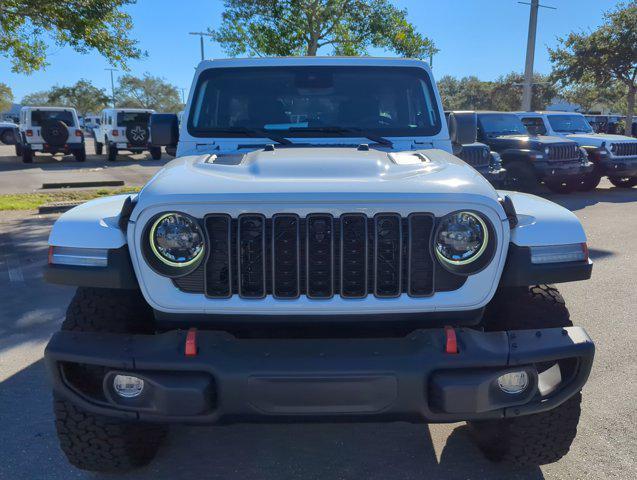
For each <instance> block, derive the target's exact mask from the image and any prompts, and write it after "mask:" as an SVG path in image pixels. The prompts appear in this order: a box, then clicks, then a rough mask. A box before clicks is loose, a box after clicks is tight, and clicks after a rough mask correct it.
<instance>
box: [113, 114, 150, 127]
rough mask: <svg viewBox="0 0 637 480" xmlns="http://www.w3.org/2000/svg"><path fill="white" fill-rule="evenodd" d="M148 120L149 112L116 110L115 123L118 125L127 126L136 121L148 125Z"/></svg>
mask: <svg viewBox="0 0 637 480" xmlns="http://www.w3.org/2000/svg"><path fill="white" fill-rule="evenodd" d="M149 120H150V113H149V112H117V125H119V126H120V127H128V126H129V125H134V124H137V123H141V124H143V125H148V121H149Z"/></svg>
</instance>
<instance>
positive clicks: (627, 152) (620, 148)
mask: <svg viewBox="0 0 637 480" xmlns="http://www.w3.org/2000/svg"><path fill="white" fill-rule="evenodd" d="M610 151H611V152H613V155H614V156H616V157H632V156H635V155H637V142H627V143H611V145H610Z"/></svg>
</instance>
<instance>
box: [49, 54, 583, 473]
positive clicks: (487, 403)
mask: <svg viewBox="0 0 637 480" xmlns="http://www.w3.org/2000/svg"><path fill="white" fill-rule="evenodd" d="M186 112H187V113H186V115H185V117H184V121H183V123H182V125H181V132H180V139H179V142H178V158H177V159H175V160H173V161H172V162H170V163H169V164H168V165H166V167H165V168H164V169H162V170H161V171H160V172H159V173H157V174H156V175H155V176H154V177H153V179H152V180H151V181H150V182H149V183H148V184H147V185H146V186H145V187H144V188H143V189H142V191H141V192H140V193H139V194H137V195H121V196H115V197H110V198H102V199H99V200H94V201H91V202H88V203H85V204H83V205H81V206H79V207H76V208H75V209H73V210H70V211H69V212H67V213H65V214H64V215H63V216H62V217H61V218H60V219H59V220H58V221H57V222H56V223H55V225H54V226H53V230H52V232H51V236H50V238H49V244H50V251H49V259H50V260H49V265H48V267H47V269H46V278H47V279H48V281H50V282H53V283H60V284H66V285H75V286H77V287H78V289H77V293H76V295H75V297H74V298H73V300H72V302H71V305H70V307H69V309H68V312H67V317H66V320H65V321H64V323H63V325H62V329H61V331H60V332H58V333H56V334H55V335H54V336H53V338H52V339H51V341H50V342H49V344H48V346H47V348H46V353H45V359H46V363H47V365H48V368H49V371H50V374H51V378H52V381H53V388H54V395H55V416H56V427H57V431H58V435H59V437H60V445H61V447H62V449H63V450H64V452H65V453H66V455H67V457H68V459H69V461H70V462H71V463H73V464H74V465H76V466H78V467H80V468H83V469H88V470H109V471H115V470H119V471H121V470H126V469H130V468H134V467H137V466H140V465H143V464H145V463H147V462H149V461H150V460H151V458H152V457H153V456H154V454H155V452H156V451H157V449H158V447H159V445H160V443H161V441H162V439H163V437H164V434H165V432H166V426H165V425H166V424H170V423H189V424H216V423H227V422H244V421H245V422H251V421H256V422H263V421H270V422H272V421H287V422H289V421H305V420H310V421H313V420H330V421H397V420H401V421H411V422H456V421H467V422H469V424H470V426H471V430H472V431H473V433H474V434H475V438H476V441H477V442H478V444H479V445H480V447H481V448H482V449H483V450H484V451H485V452H486V453H487V454H488V456H489V458H491V459H494V460H506V461H512V462H516V463H520V464H532V465H537V464H543V463H548V462H554V461H556V460H558V459H559V458H561V457H562V456H563V455H565V454H566V453H567V451H568V449H569V447H570V445H571V442H572V441H573V438H574V437H575V433H576V428H577V424H578V421H579V415H580V400H581V393H580V390H581V389H582V386H583V385H584V383H585V382H586V380H587V378H588V375H589V372H590V369H591V365H592V362H593V355H594V345H593V342H592V341H591V339H590V338H589V337H588V335H587V334H586V332H585V331H584V330H583V329H582V328H580V327H574V326H572V323H571V320H570V318H569V313H568V310H567V309H566V307H565V305H564V301H563V299H562V297H561V296H560V294H559V292H558V291H557V290H556V289H555V288H554V287H552V286H548V285H547V284H549V283H556V282H569V281H575V280H585V279H588V278H589V277H590V275H591V269H592V264H591V261H590V260H589V258H588V250H587V247H586V236H585V234H584V230H583V229H582V226H581V224H580V222H579V221H578V220H577V218H576V217H575V215H573V214H572V213H571V212H569V211H568V210H565V209H564V208H562V207H560V206H558V205H555V204H554V203H551V202H549V201H547V200H544V199H541V198H538V197H535V196H532V195H526V194H519V193H515V192H505V191H496V190H495V189H494V188H493V187H492V186H491V185H490V184H489V182H488V181H487V180H486V179H485V178H484V177H482V176H481V175H480V174H479V173H478V172H477V171H476V170H474V169H473V168H471V167H470V166H468V165H467V164H466V163H464V162H463V161H462V160H460V159H458V158H456V157H454V156H453V155H452V154H451V151H452V142H453V143H455V144H469V143H472V142H475V139H476V116H475V114H474V113H470V114H453V113H452V114H451V115H450V118H449V127H448V126H447V122H445V120H444V117H443V110H442V105H441V102H440V96H439V94H438V91H437V89H436V86H435V83H434V80H433V77H432V74H431V71H430V70H429V68H428V66H427V65H426V64H424V63H423V62H420V61H417V60H407V59H373V58H316V57H314V58H267V59H266V58H264V59H243V60H242V59H235V60H215V61H206V62H202V63H201V64H200V65H199V68H198V69H197V71H196V74H195V79H194V83H193V86H192V89H191V94H190V99H189V102H188V105H187V109H186ZM176 126H177V118H176V116H174V115H173V116H167V115H161V116H158V117H156V118H154V120H153V126H152V138H153V141H154V142H157V143H158V144H163V145H174V144H176V143H177V135H178V132H177V129H176Z"/></svg>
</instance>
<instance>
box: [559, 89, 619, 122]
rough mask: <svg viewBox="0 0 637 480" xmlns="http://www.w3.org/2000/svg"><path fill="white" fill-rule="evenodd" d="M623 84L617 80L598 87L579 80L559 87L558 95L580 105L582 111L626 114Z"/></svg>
mask: <svg viewBox="0 0 637 480" xmlns="http://www.w3.org/2000/svg"><path fill="white" fill-rule="evenodd" d="M626 91H627V88H626V86H625V85H623V84H620V83H618V82H615V83H613V84H612V85H610V86H607V87H599V86H597V85H595V84H593V83H590V82H580V83H576V84H573V85H569V86H567V87H564V88H562V89H560V97H562V98H563V99H564V100H566V101H567V102H570V103H574V104H577V105H579V106H580V107H581V111H582V112H592V111H600V110H605V109H607V110H609V111H611V112H614V113H621V114H624V115H625V114H626Z"/></svg>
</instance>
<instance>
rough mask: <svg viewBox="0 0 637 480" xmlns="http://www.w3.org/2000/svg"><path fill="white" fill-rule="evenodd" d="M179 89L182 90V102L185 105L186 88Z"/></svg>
mask: <svg viewBox="0 0 637 480" xmlns="http://www.w3.org/2000/svg"><path fill="white" fill-rule="evenodd" d="M179 90H181V103H183V104H184V105H185V104H186V89H185V88H180V89H179Z"/></svg>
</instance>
